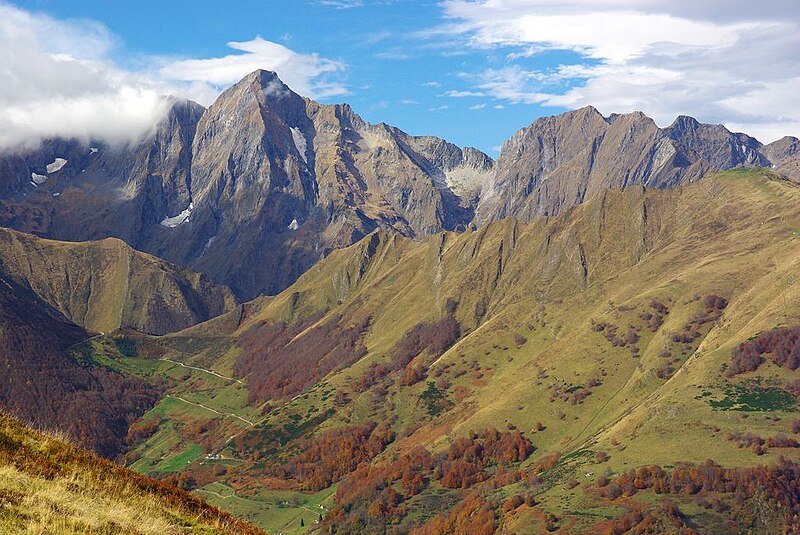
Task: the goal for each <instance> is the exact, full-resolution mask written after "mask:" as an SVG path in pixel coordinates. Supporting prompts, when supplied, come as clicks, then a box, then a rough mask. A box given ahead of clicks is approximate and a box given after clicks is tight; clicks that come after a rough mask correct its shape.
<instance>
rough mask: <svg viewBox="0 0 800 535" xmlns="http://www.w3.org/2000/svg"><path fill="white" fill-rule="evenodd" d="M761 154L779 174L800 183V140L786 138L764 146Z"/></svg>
mask: <svg viewBox="0 0 800 535" xmlns="http://www.w3.org/2000/svg"><path fill="white" fill-rule="evenodd" d="M761 152H762V153H763V154H764V156H766V157H767V158H768V159H769V161H770V162H772V167H773V168H774V169H775V170H776V171H777V172H778V173H781V174H782V175H785V176H788V177H789V178H792V179H794V180H796V181H800V139H797V138H796V137H791V136H785V137H782V138H781V139H779V140H777V141H773V142H772V143H770V144H769V145H764V147H763V148H762V150H761Z"/></svg>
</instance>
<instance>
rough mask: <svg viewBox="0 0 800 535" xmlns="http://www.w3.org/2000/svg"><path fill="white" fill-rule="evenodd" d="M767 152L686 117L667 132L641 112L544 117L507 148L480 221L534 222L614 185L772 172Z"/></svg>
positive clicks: (659, 183) (484, 199) (746, 138)
mask: <svg viewBox="0 0 800 535" xmlns="http://www.w3.org/2000/svg"><path fill="white" fill-rule="evenodd" d="M764 148H765V147H763V146H762V145H761V143H759V142H758V141H757V140H755V139H754V138H751V137H749V136H747V135H745V134H736V133H731V132H729V131H728V130H727V129H726V128H725V127H724V126H721V125H705V124H700V123H698V122H697V121H696V120H695V119H693V118H691V117H686V116H681V117H678V118H677V119H676V120H675V122H674V123H673V124H672V125H670V126H669V127H667V128H659V127H658V126H657V125H656V124H655V122H653V120H652V119H650V118H649V117H647V116H645V115H644V114H642V113H640V112H635V113H630V114H625V115H611V116H610V117H603V116H602V115H601V114H600V113H599V112H598V111H597V110H596V109H594V108H592V107H586V108H582V109H579V110H575V111H572V112H568V113H564V114H562V115H558V116H555V117H544V118H541V119H538V120H537V121H536V122H534V123H533V124H532V125H531V126H529V127H527V128H524V129H522V130H520V131H519V132H517V133H516V134H514V136H513V137H512V138H511V139H510V140H509V141H508V142H506V144H505V145H504V146H503V150H502V152H501V154H500V158H499V159H498V160H497V164H496V176H495V180H494V182H493V183H492V186H491V187H489V188H485V189H484V191H483V196H482V198H481V201H480V205H479V207H478V214H477V221H478V222H481V223H482V222H486V221H491V220H496V219H502V218H503V217H507V216H510V215H514V216H517V217H520V218H522V219H525V220H531V219H533V218H534V217H536V216H542V215H553V214H556V213H559V212H561V211H563V210H564V209H565V208H567V207H570V206H573V205H575V204H579V203H582V202H583V201H584V200H585V199H587V198H588V197H591V196H592V195H594V194H596V193H597V192H599V191H601V190H604V189H608V188H625V187H627V186H631V185H637V184H639V185H644V186H647V187H654V188H664V187H672V186H675V185H680V184H687V183H691V182H693V181H696V180H699V179H701V178H703V177H704V176H705V175H706V174H708V173H709V172H711V171H719V170H725V169H731V168H734V167H753V166H765V167H769V166H770V165H772V162H771V160H770V157H769V155H768V154H767V153H765V152H762V149H764ZM776 152H777V150H776Z"/></svg>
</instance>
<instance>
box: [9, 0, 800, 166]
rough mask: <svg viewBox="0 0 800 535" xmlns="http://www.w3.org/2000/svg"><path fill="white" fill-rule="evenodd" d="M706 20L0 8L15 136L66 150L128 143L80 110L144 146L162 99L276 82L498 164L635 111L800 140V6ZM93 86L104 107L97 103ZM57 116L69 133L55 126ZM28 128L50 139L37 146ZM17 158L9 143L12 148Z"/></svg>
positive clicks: (609, 2) (769, 6) (400, 3)
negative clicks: (590, 109) (137, 134)
mask: <svg viewBox="0 0 800 535" xmlns="http://www.w3.org/2000/svg"><path fill="white" fill-rule="evenodd" d="M697 4H698V3H697V2H694V1H691V2H690V1H687V0H673V1H661V0H653V1H637V0H603V1H601V2H599V1H589V0H563V1H555V0H475V1H472V0H447V1H419V2H417V1H411V0H374V1H370V0H308V1H303V0H296V1H255V0H241V1H226V2H219V1H210V0H193V1H191V2H190V1H184V0H181V1H171V2H166V1H164V0H161V1H158V2H157V1H153V0H140V1H137V2H108V1H100V0H70V1H69V2H63V1H55V0H29V1H24V2H16V3H4V2H2V0H0V71H2V70H3V69H5V70H6V71H8V72H10V78H11V79H12V80H14V81H16V83H12V84H10V87H9V88H6V89H5V90H3V89H0V106H2V105H5V106H6V108H7V109H10V110H13V111H14V112H15V113H13V114H12V113H10V112H9V113H7V115H9V116H10V117H12V119H13V120H15V121H17V123H19V124H10V125H9V126H8V128H6V129H5V130H6V131H8V132H11V133H18V135H19V136H22V137H26V136H27V137H31V136H32V137H36V136H40V137H41V136H44V135H48V134H52V133H53V132H56V133H59V134H63V133H64V132H62V130H64V129H66V128H68V127H66V126H64V125H65V124H72V125H75V126H76V128H77V130H76V134H75V135H78V136H81V135H100V136H104V135H106V134H107V135H108V136H109V137H112V138H113V136H114V135H117V134H119V132H113V131H106V130H108V128H110V127H109V126H107V125H104V124H103V122H104V121H102V120H101V118H100V117H98V118H93V117H86V116H85V113H83V112H82V111H80V110H83V108H82V106H83V105H84V103H85V102H86V100H82V99H88V98H89V97H90V96H91V98H92V99H94V100H95V101H98V102H106V101H107V102H106V106H105V108H104V109H106V110H111V111H114V110H116V111H119V113H121V114H122V116H121V117H120V118H119V119H118V120H117V121H116V123H117V124H121V125H127V124H128V122H133V124H132V126H131V128H130V129H133V130H136V129H142V128H145V127H146V124H145V123H146V121H145V120H144V117H147V116H149V115H148V114H150V115H156V114H157V105H156V104H153V102H154V100H153V99H152V98H150V96H149V92H150V91H153V92H173V93H177V94H181V95H183V96H187V97H190V98H195V99H196V100H199V101H201V102H202V103H203V104H206V105H207V104H209V103H210V102H211V101H213V98H214V97H215V96H216V94H217V93H218V92H219V91H221V90H222V89H224V87H226V86H227V85H229V84H230V83H233V81H235V79H238V78H240V77H241V76H243V75H244V74H246V72H249V71H250V70H253V69H254V68H256V67H263V68H270V69H273V70H277V71H278V74H279V75H281V77H282V78H283V79H284V81H286V82H287V83H289V85H290V86H292V87H293V89H295V90H296V91H298V92H299V93H301V94H307V95H308V96H312V97H314V98H316V99H317V100H320V101H322V102H325V103H332V102H342V101H346V102H349V103H350V104H351V105H352V106H353V107H354V109H355V110H356V111H357V112H358V113H359V114H361V115H362V116H363V117H364V118H365V119H366V120H368V121H370V122H380V121H383V122H387V123H390V124H393V125H396V126H398V127H400V128H402V129H403V130H405V131H407V132H409V133H412V134H431V135H437V136H440V137H443V138H445V139H448V140H450V141H453V142H455V143H458V144H460V145H471V146H476V147H479V148H481V149H483V150H485V151H487V152H489V153H490V154H491V155H493V156H496V155H497V151H498V149H499V146H500V145H501V143H502V142H503V141H504V140H505V139H507V138H508V137H509V136H510V135H511V134H513V133H514V132H515V131H516V130H517V129H519V128H521V127H523V126H526V125H528V124H530V123H531V122H532V121H533V120H534V119H535V118H537V117H539V116H542V115H551V114H555V113H559V112H562V111H565V110H567V109H571V108H576V107H580V106H583V105H587V104H592V105H595V106H596V107H597V108H598V109H600V111H601V112H603V113H604V114H610V113H614V112H628V111H633V110H635V109H639V110H642V111H644V112H645V113H647V114H648V115H650V116H652V117H653V118H654V119H655V120H656V121H657V122H658V123H659V124H660V125H662V126H664V125H666V124H669V123H670V122H671V120H672V119H674V117H675V116H676V115H678V114H690V115H694V116H696V117H698V119H700V120H703V121H707V122H721V123H724V124H726V125H727V126H729V127H730V128H732V129H734V130H742V131H746V132H748V133H752V134H753V135H756V136H757V137H759V138H760V139H761V140H762V141H765V142H768V141H772V140H773V139H776V138H777V137H780V136H781V135H785V134H794V135H798V134H800V114H799V113H798V111H797V106H795V105H794V95H796V94H797V92H798V91H800V59H798V58H797V56H798V54H797V51H798V50H800V37H798V35H800V31H798V22H799V19H800V16H799V14H798V7H797V6H798V3H797V2H794V1H793V0H787V1H783V0H774V1H773V2H767V3H766V7H764V6H762V7H760V8H759V6H755V7H753V6H752V5H751V4H752V2H739V1H737V0H727V1H721V0H720V1H718V0H707V1H706V2H702V3H699V4H701V5H700V6H698V5H697ZM3 11H5V13H3ZM2 15H7V16H5V17H3V16H2ZM2 19H5V20H6V23H5V25H4V23H3V22H2V21H1V20H2ZM26 25H27V26H29V27H30V31H29V32H27V34H26V32H25V31H24V30H26ZM37 28H47V30H46V31H37ZM231 42H234V43H240V44H239V45H234V46H235V48H236V50H235V49H234V48H232V47H231V46H230V44H229V43H231ZM31 49H34V52H31ZM26 55H31V57H30V58H26ZM22 58H24V61H23V59H22ZM53 58H55V61H57V65H55V66H54V67H53V68H52V69H49V71H50V72H52V75H50V76H49V77H48V78H47V79H37V80H36V85H35V87H34V85H33V84H34V82H32V81H30V79H31V78H36V77H37V76H41V73H40V72H39V73H35V74H32V73H30V72H28V71H27V70H26V69H27V66H28V65H31V64H40V65H45V64H46V63H47V61H50V60H52V59H53ZM65 58H66V60H65ZM732 58H739V60H738V61H732V60H731V59H732ZM4 63H5V64H4ZM68 67H71V68H73V69H72V71H70V70H69V69H68ZM79 69H84V70H86V72H87V74H86V75H85V76H81V74H80V72H79ZM40 71H41V69H40ZM73 71H74V72H73ZM93 77H96V83H95V87H98V86H100V87H102V88H103V90H102V91H101V90H98V89H93V88H89V86H90V83H89V79H95V78H93ZM74 80H77V81H74ZM26 84H27V85H26ZM50 86H52V91H51V93H52V94H49V93H48V92H47V91H46V90H45V87H50ZM4 91H5V93H4ZM30 93H33V94H36V93H40V96H39V97H38V98H41V99H45V98H48V97H49V99H50V101H54V100H55V101H60V102H61V103H62V104H63V105H62V106H61V108H59V109H54V108H53V106H52V105H49V106H48V109H50V113H49V114H47V115H45V114H44V113H43V112H34V111H32V110H34V109H38V110H40V109H41V108H42V106H41V105H38V106H37V105H36V102H33V101H31V100H30V99H28V100H25V99H26V98H28V97H22V96H21V95H27V94H30ZM31 98H33V97H31ZM103 99H106V100H103ZM128 102H130V111H129V112H128V111H126V110H124V109H122V108H124V107H125V106H128V104H127V103H128ZM148 106H149V107H152V108H153V110H150V111H147V112H145V111H143V110H149V108H148ZM17 108H19V110H21V111H19V113H16V112H17ZM101 108H102V106H101ZM70 110H72V111H70ZM76 110H78V111H76ZM26 114H27V115H26ZM76 114H77V115H76ZM52 117H59V118H60V119H59V121H58V124H57V125H56V124H53V125H49V124H45V123H51V122H55V120H54V119H52ZM21 118H24V121H23V119H21ZM12 119H9V118H8V117H6V121H7V122H8V121H11V120H12ZM23 123H27V126H26V125H25V124H23ZM84 123H85V124H84ZM30 124H36V125H38V126H37V127H36V129H35V131H34V132H32V133H31V132H26V131H25V129H26V128H27V129H28V130H30V129H32V128H33V127H31V126H30ZM0 126H6V125H4V124H3V113H2V112H0ZM104 129H106V130H104ZM130 129H129V130H130ZM65 132H66V133H69V132H68V131H65ZM11 135H12V134H6V137H7V138H8V137H9V136H11ZM15 135H17V134H15ZM12 142H13V140H11V141H9V139H6V140H5V141H4V139H3V138H2V137H0V147H2V146H3V145H4V144H5V145H9V144H11V143H12Z"/></svg>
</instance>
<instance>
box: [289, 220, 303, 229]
mask: <svg viewBox="0 0 800 535" xmlns="http://www.w3.org/2000/svg"><path fill="white" fill-rule="evenodd" d="M287 228H288V229H289V230H297V229H299V228H300V225H299V224H298V223H297V219H292V222H291V223H289V226H288V227H287Z"/></svg>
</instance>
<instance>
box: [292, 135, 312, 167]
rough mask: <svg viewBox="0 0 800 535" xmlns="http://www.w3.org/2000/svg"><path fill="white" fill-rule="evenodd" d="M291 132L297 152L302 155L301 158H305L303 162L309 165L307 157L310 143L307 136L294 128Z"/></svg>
mask: <svg viewBox="0 0 800 535" xmlns="http://www.w3.org/2000/svg"><path fill="white" fill-rule="evenodd" d="M291 131H292V141H294V146H295V147H296V148H297V152H299V153H300V157H301V158H303V161H304V162H306V163H308V157H307V156H306V151H307V150H308V142H307V141H306V136H305V135H304V134H303V132H302V130H300V129H299V128H295V127H292V128H291Z"/></svg>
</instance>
